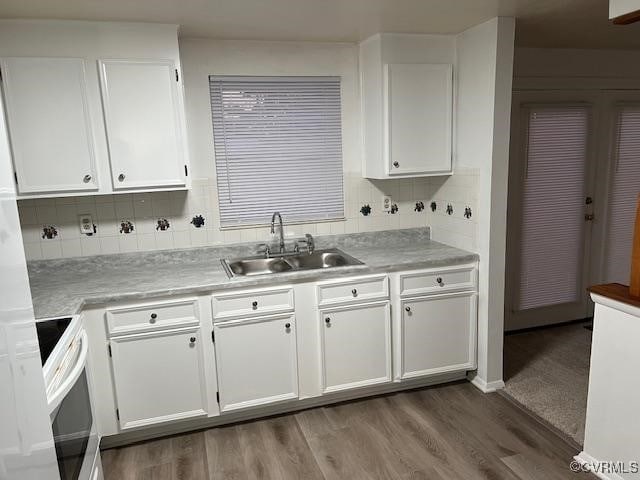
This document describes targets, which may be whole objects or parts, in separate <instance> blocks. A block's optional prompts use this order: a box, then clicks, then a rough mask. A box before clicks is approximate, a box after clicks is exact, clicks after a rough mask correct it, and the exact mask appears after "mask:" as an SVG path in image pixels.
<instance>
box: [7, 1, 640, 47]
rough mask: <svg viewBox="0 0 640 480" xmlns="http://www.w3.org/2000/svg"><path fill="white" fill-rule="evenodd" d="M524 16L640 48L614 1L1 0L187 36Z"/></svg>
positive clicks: (568, 35)
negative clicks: (176, 27)
mask: <svg viewBox="0 0 640 480" xmlns="http://www.w3.org/2000/svg"><path fill="white" fill-rule="evenodd" d="M497 15H502V16H515V17H516V18H517V24H516V25H517V28H516V44H517V45H519V46H534V47H572V48H623V49H640V23H637V24H634V25H628V26H614V25H611V24H610V23H609V20H608V1H607V0H0V17H2V18H56V19H78V20H114V21H140V22H161V23H177V24H180V25H181V35H182V36H184V37H213V38H234V39H238V38H242V39H257V40H310V41H359V40H362V39H364V38H366V37H368V36H370V35H372V34H374V33H377V32H399V33H458V32H460V31H462V30H465V29H466V28H468V27H470V26H473V25H476V24H478V23H482V22H484V21H486V20H488V19H490V18H492V17H495V16H497Z"/></svg>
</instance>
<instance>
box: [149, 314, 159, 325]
mask: <svg viewBox="0 0 640 480" xmlns="http://www.w3.org/2000/svg"><path fill="white" fill-rule="evenodd" d="M156 318H158V314H157V313H152V314H151V320H149V322H151V323H156Z"/></svg>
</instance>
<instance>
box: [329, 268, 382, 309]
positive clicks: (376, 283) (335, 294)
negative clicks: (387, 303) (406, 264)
mask: <svg viewBox="0 0 640 480" xmlns="http://www.w3.org/2000/svg"><path fill="white" fill-rule="evenodd" d="M317 295H318V305H321V306H322V305H333V304H337V303H351V302H358V301H361V300H373V299H382V298H389V281H388V278H387V276H386V275H375V276H370V277H358V278H353V279H349V280H341V281H337V282H322V283H319V284H318V287H317Z"/></svg>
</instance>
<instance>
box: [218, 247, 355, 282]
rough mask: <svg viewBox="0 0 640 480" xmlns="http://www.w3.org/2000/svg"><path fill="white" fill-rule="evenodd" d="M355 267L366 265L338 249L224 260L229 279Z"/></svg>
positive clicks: (223, 264)
mask: <svg viewBox="0 0 640 480" xmlns="http://www.w3.org/2000/svg"><path fill="white" fill-rule="evenodd" d="M354 265H364V264H363V263H362V262H361V261H360V260H358V259H356V258H353V257H352V256H350V255H347V254H346V253H344V252H343V251H341V250H338V249H337V248H327V249H324V250H315V251H314V252H312V253H287V254H282V255H277V256H274V257H271V258H266V257H265V256H264V255H260V256H255V257H243V258H232V259H224V260H222V266H223V267H224V269H225V271H226V272H227V275H228V276H229V278H233V277H246V276H251V275H264V274H273V273H283V272H295V271H301V270H316V269H321V268H336V267H348V266H354Z"/></svg>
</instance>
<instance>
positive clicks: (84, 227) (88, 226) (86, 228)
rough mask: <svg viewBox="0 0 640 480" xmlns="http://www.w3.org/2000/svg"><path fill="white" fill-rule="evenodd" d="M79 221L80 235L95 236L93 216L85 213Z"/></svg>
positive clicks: (80, 216) (79, 217) (79, 216)
mask: <svg viewBox="0 0 640 480" xmlns="http://www.w3.org/2000/svg"><path fill="white" fill-rule="evenodd" d="M78 220H79V222H80V233H84V234H85V235H93V218H92V217H91V214H89V213H85V214H82V215H78Z"/></svg>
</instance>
